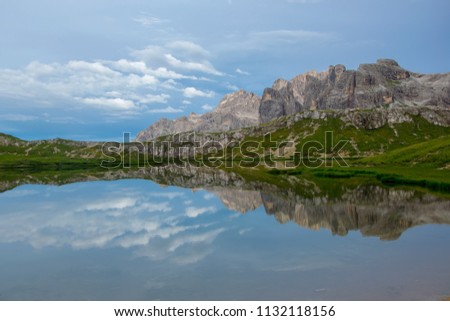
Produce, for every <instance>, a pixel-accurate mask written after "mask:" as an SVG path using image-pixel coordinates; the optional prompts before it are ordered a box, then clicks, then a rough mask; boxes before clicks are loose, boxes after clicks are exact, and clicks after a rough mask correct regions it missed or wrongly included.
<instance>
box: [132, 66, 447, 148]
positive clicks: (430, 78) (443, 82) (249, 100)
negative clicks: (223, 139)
mask: <svg viewBox="0 0 450 321" xmlns="http://www.w3.org/2000/svg"><path fill="white" fill-rule="evenodd" d="M417 106H423V107H428V108H435V107H436V108H450V73H447V74H430V75H423V74H417V73H413V72H410V71H408V70H406V69H404V68H402V67H401V66H400V65H399V64H398V63H397V61H395V60H393V59H378V60H377V61H376V62H375V63H366V64H361V65H360V66H359V67H358V69H357V70H347V68H346V67H345V66H344V65H342V64H337V65H332V66H330V67H329V68H328V70H326V71H322V72H317V71H314V70H313V71H308V72H306V73H303V74H300V75H298V76H296V77H294V78H293V79H291V80H289V81H288V80H285V79H278V80H276V81H275V82H274V83H273V85H272V87H270V88H266V89H265V90H264V93H263V95H262V97H258V96H257V95H255V94H253V93H249V92H246V91H245V90H239V91H236V92H234V93H231V94H228V95H226V96H225V97H224V98H223V99H222V100H221V101H220V103H219V104H218V105H217V107H216V108H215V109H214V110H213V111H211V112H209V113H206V114H203V115H197V114H191V115H190V116H189V117H182V118H179V119H176V120H173V121H171V120H167V119H162V120H160V121H158V122H156V123H155V124H153V125H152V126H150V127H148V128H147V129H146V130H144V131H142V132H141V133H139V135H138V136H137V138H136V139H137V140H141V141H142V140H152V139H155V138H157V137H159V136H162V135H168V134H174V133H179V132H186V131H193V130H195V131H200V132H208V131H209V132H217V131H225V130H234V129H240V128H243V127H248V126H255V125H258V124H260V123H266V122H269V121H271V120H273V119H275V118H278V117H281V116H287V115H293V114H296V113H299V112H302V111H310V110H346V109H369V108H376V107H384V108H391V107H412V108H417Z"/></svg>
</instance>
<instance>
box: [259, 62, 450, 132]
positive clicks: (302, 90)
mask: <svg viewBox="0 0 450 321" xmlns="http://www.w3.org/2000/svg"><path fill="white" fill-rule="evenodd" d="M380 106H384V107H405V106H407V107H417V106H427V107H443V108H450V74H449V73H447V74H434V75H431V74H430V75H422V74H417V73H413V72H410V71H407V70H405V69H403V68H402V67H400V66H399V64H398V63H397V62H396V61H394V60H390V59H380V60H378V61H377V62H376V63H375V64H362V65H360V66H359V68H358V70H346V68H345V66H343V65H336V66H330V67H329V68H328V70H327V71H325V72H321V73H317V72H315V71H312V72H308V73H306V74H302V75H299V76H297V77H295V78H293V79H292V80H290V81H286V80H277V81H276V82H275V83H274V85H273V86H272V88H267V89H265V90H264V94H263V97H262V101H261V106H260V110H259V112H260V121H261V122H262V123H265V122H268V121H270V120H272V119H274V118H278V117H281V116H285V115H292V114H295V113H298V112H301V111H310V110H325V109H337V110H342V109H354V108H358V109H368V108H374V107H380Z"/></svg>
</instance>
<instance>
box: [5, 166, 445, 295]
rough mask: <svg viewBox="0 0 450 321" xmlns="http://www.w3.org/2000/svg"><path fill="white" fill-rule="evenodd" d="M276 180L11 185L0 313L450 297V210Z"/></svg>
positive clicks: (371, 188)
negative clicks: (35, 303)
mask: <svg viewBox="0 0 450 321" xmlns="http://www.w3.org/2000/svg"><path fill="white" fill-rule="evenodd" d="M280 179H284V180H285V182H284V184H282V185H280V186H279V185H275V184H271V183H269V182H264V181H258V180H246V179H244V178H243V177H242V176H240V175H238V174H236V173H234V172H228V171H222V170H214V169H210V168H190V167H187V168H180V167H176V166H172V167H166V168H163V167H159V168H156V167H154V168H147V169H139V170H129V171H125V170H117V171H110V172H97V173H84V174H83V173H81V174H80V173H78V174H74V175H67V173H65V174H64V176H61V177H59V176H58V175H57V174H55V173H52V174H51V175H48V176H45V175H37V174H34V173H28V174H26V175H22V176H19V177H15V178H14V179H9V180H8V179H3V180H2V181H0V190H1V191H3V193H0V255H1V256H2V258H3V259H2V261H1V262H0V299H4V300H28V299H30V300H36V299H43V300H45V299H49V300H51V299H52V300H58V299H71V300H80V299H89V300H106V299H108V300H109V299H111V300H123V299H130V300H141V299H146V300H155V299H163V300H185V299H189V300H195V299H199V300H203V299H218V300H225V299H253V300H260V299H261V300H263V299H265V300H274V299H282V300H286V299H334V300H336V299H436V298H439V297H443V296H445V295H448V292H450V283H449V280H450V275H449V272H448V271H450V256H449V255H448V254H447V255H446V254H445V253H448V249H446V246H445V244H448V243H449V242H450V233H449V230H450V229H449V227H450V226H448V224H450V200H448V199H446V198H445V197H439V196H436V195H433V194H430V193H427V192H423V191H418V190H414V189H404V188H399V187H385V186H381V185H377V184H374V183H373V182H365V181H364V180H362V181H361V182H356V183H355V182H353V183H352V184H341V183H340V184H334V185H333V183H332V182H331V181H330V182H329V184H328V183H327V182H325V183H327V184H325V185H324V184H323V181H322V182H315V181H314V180H307V179H304V178H303V177H302V176H296V177H287V178H280ZM39 184H41V185H39ZM42 184H45V185H42ZM51 185H63V186H59V187H56V186H51ZM264 213H266V214H268V215H269V216H267V215H264ZM244 214H245V215H244ZM272 216H273V218H272ZM274 218H275V219H274ZM275 220H276V221H278V222H279V223H282V224H284V225H283V226H282V225H280V224H274V222H275ZM288 222H292V223H295V224H286V223H288ZM419 225H422V226H423V228H421V229H411V228H412V227H414V226H419ZM408 229H411V230H410V231H411V232H410V231H409V230H408ZM316 230H317V231H316ZM407 230H408V231H407ZM330 231H331V233H330ZM352 231H355V232H356V233H354V232H353V233H352ZM406 232H408V233H406ZM335 234H337V235H342V236H344V235H346V237H333V235H335ZM360 234H361V235H362V236H374V237H361V236H360ZM379 239H382V240H396V241H390V242H380V241H379Z"/></svg>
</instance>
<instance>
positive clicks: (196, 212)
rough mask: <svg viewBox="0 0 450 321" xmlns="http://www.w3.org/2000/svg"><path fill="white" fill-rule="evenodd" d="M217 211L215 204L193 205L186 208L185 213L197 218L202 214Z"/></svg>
mask: <svg viewBox="0 0 450 321" xmlns="http://www.w3.org/2000/svg"><path fill="white" fill-rule="evenodd" d="M215 211H216V208H215V207H213V206H209V207H193V206H191V207H188V208H187V209H186V212H185V214H186V216H187V217H191V218H195V217H197V216H200V215H202V214H207V213H214V212H215Z"/></svg>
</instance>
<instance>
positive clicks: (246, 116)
mask: <svg viewBox="0 0 450 321" xmlns="http://www.w3.org/2000/svg"><path fill="white" fill-rule="evenodd" d="M260 102H261V97H258V96H257V95H255V94H254V93H251V92H247V91H245V90H239V91H236V92H234V93H231V94H228V95H225V96H224V97H223V99H222V100H221V101H220V102H219V104H218V105H217V107H216V108H215V109H214V110H212V111H211V112H208V113H205V114H195V113H191V114H190V115H189V116H188V117H186V116H183V117H180V118H178V119H175V120H168V119H165V118H163V119H161V120H159V121H157V122H156V123H154V124H152V125H151V126H149V127H148V128H147V129H145V130H143V131H141V132H140V133H139V134H138V135H137V136H136V140H137V141H150V140H154V139H156V138H158V137H161V136H165V135H170V134H176V133H183V132H190V131H198V132H217V131H228V130H233V129H239V128H244V127H249V126H256V125H258V124H259V105H260Z"/></svg>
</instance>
